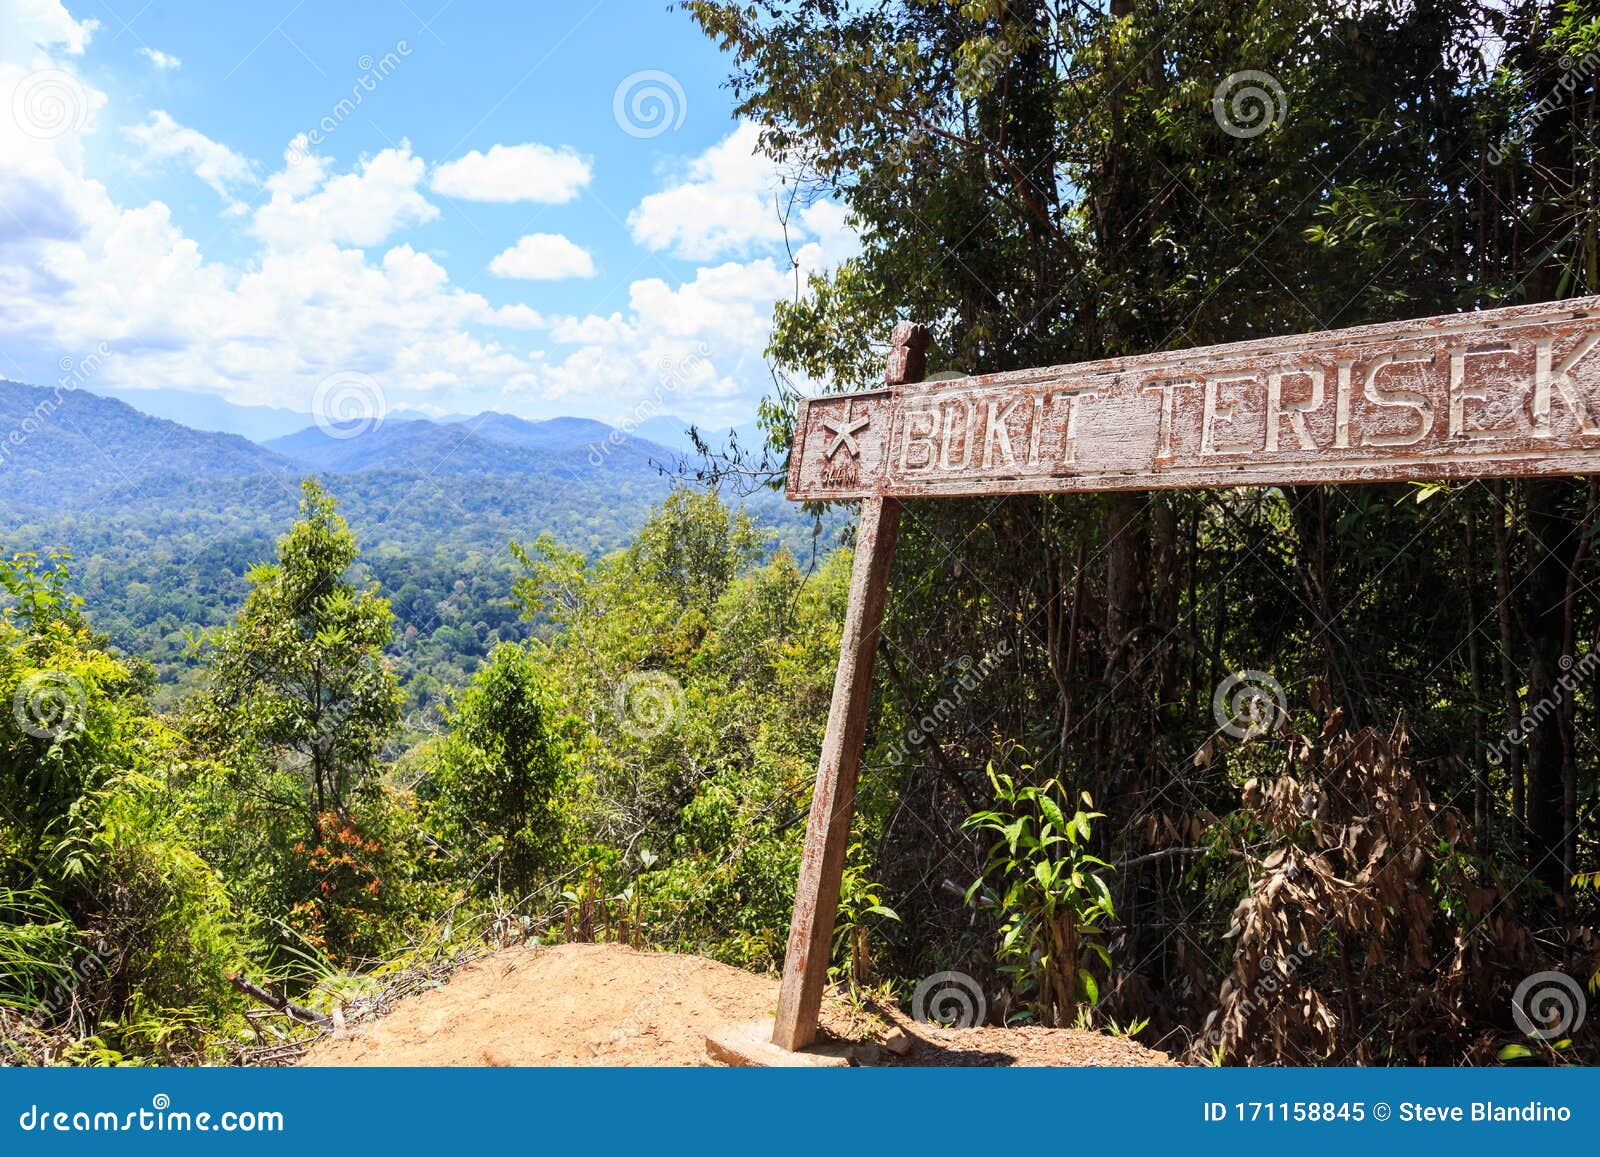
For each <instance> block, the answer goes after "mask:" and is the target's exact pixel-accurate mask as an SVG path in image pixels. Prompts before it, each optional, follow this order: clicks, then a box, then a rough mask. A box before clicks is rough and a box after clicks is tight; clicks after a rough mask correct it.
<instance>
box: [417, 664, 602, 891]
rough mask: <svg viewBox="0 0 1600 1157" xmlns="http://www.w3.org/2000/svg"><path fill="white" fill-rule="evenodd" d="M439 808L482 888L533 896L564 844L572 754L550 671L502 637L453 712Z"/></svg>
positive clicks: (442, 755)
mask: <svg viewBox="0 0 1600 1157" xmlns="http://www.w3.org/2000/svg"><path fill="white" fill-rule="evenodd" d="M446 722H447V724H448V727H449V731H448V733H447V735H446V736H445V739H444V742H443V744H442V745H441V748H440V751H439V756H438V768H437V771H436V773H435V783H436V788H437V792H438V799H437V802H436V804H435V807H434V816H435V819H436V820H437V821H438V825H439V829H440V831H441V834H442V835H443V836H444V837H445V838H446V840H447V841H449V842H450V843H452V844H453V845H454V846H455V848H456V850H457V852H458V855H459V856H460V858H461V860H462V861H463V862H464V865H465V867H464V868H463V869H462V871H461V874H463V875H468V874H470V879H471V880H472V881H473V882H474V884H475V885H476V886H477V888H478V889H479V890H480V891H493V892H506V893H510V894H511V895H512V896H513V897H515V898H518V899H520V898H522V897H524V896H527V895H528V894H530V893H531V892H532V891H533V889H534V886H535V885H536V884H537V882H538V881H539V880H540V879H541V877H542V876H543V875H544V874H545V873H546V872H547V871H548V869H549V868H550V867H551V866H552V864H554V863H555V862H556V860H557V857H558V855H559V851H560V844H561V834H562V816H563V799H562V797H563V795H564V793H565V792H566V790H567V789H568V787H569V786H570V785H569V784H568V782H567V780H568V764H569V762H570V758H571V757H570V754H569V751H568V747H567V743H566V741H565V739H564V738H563V736H562V733H561V728H562V720H561V717H560V711H559V708H558V706H557V704H556V700H555V696H554V695H553V694H552V692H551V688H550V685H549V677H548V675H547V674H546V672H545V670H544V667H543V665H542V663H541V662H540V659H539V657H538V656H537V655H535V654H534V653H533V651H532V650H531V649H529V648H528V647H525V646H521V645H518V644H515V643H502V644H500V645H499V646H498V647H496V648H495V649H494V651H493V653H492V654H491V655H490V656H489V661H488V662H487V663H486V664H485V665H484V666H483V667H482V668H481V669H479V671H478V673H477V675H475V676H474V677H473V680H472V683H471V684H470V685H469V686H468V687H467V689H466V690H465V691H464V692H462V694H461V696H460V698H459V699H458V700H457V701H456V703H455V705H454V707H453V708H452V709H451V710H450V711H449V712H448V713H447V715H446Z"/></svg>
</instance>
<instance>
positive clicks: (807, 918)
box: [772, 297, 1600, 1055]
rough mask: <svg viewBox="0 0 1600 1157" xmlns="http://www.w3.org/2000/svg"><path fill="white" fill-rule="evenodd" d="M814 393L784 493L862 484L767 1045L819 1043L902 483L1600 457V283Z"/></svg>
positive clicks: (1259, 473)
mask: <svg viewBox="0 0 1600 1157" xmlns="http://www.w3.org/2000/svg"><path fill="white" fill-rule="evenodd" d="M927 343H928V338H927V334H926V332H925V331H924V330H923V329H922V328H921V327H920V326H914V325H910V324H902V325H899V326H897V327H896V328H895V332H894V344H893V349H892V350H891V352H890V355H889V367H888V372H887V373H886V374H885V379H886V381H887V382H888V388H887V389H884V390H876V391H872V392H870V393H858V394H843V395H839V396H836V397H825V398H815V399H812V400H811V401H809V402H802V403H801V405H800V412H799V415H798V419H797V423H796V427H795V439H794V448H793V451H792V453H791V457H790V465H789V497H790V498H793V499H812V500H814V499H831V500H838V499H861V500H863V501H862V504H861V522H860V526H859V529H858V530H857V533H856V550H855V562H854V566H853V570H852V572H851V578H850V601H849V604H848V606H847V608H846V611H845V622H844V635H843V638H842V640H841V642H840V648H839V667H838V672H837V674H836V675H835V677H834V685H833V702H832V705H831V706H830V707H829V710H828V727H827V731H826V732H825V733H824V735H823V740H822V752H821V756H820V758H819V759H818V761H817V784H816V790H815V792H814V794H813V796H812V801H811V815H810V818H809V821H808V824H807V828H806V844H805V851H804V854H803V855H802V858H801V863H800V879H799V883H798V886H797V888H796V891H795V906H794V920H793V922H792V924H791V925H790V929H789V946H788V951H787V953H786V954H785V956H784V971H783V987H782V990H781V992H780V995H779V998H778V1008H777V1023H776V1026H775V1028H774V1030H773V1034H772V1044H773V1045H776V1046H777V1049H776V1050H774V1052H780V1053H781V1052H783V1051H788V1052H789V1053H790V1055H792V1051H793V1050H799V1049H802V1048H803V1047H804V1046H806V1045H808V1044H810V1043H811V1041H812V1040H813V1039H815V1036H816V1031H817V1014H818V1011H819V1010H820V1008H821V1005H822V992H823V987H824V985H825V984H826V982H827V973H828V955H829V947H830V944H831V938H832V933H833V921H834V915H835V912H836V911H837V909H838V907H839V887H840V882H841V879H842V876H843V872H844V858H845V851H846V849H847V847H848V846H849V839H850V817H851V813H852V811H853V808H854V803H855V790H856V778H857V774H858V772H859V771H860V767H861V749H862V745H863V743H864V741H865V737H866V729H867V719H868V715H869V714H870V705H871V704H870V693H871V687H872V668H873V657H874V655H875V653H876V650H877V641H878V630H879V626H880V624H881V622H882V617H883V608H884V603H885V600H886V598H887V592H888V581H889V571H890V568H891V566H892V563H893V559H894V547H895V538H896V535H897V533H898V531H899V526H900V509H901V500H902V499H905V498H913V497H921V496H940V495H943V496H960V495H973V494H1027V493H1037V492H1050V491H1072V490H1149V489H1156V488H1162V487H1222V486H1248V485H1266V486H1274V485H1288V484H1293V483H1317V482H1390V481H1405V480H1433V479H1444V478H1469V477H1505V476H1522V475H1548V474H1592V473H1600V352H1595V347H1596V346H1597V345H1600V297H1587V298H1581V299H1577V300H1573V301H1563V302H1558V303H1555V304H1552V305H1534V306H1519V307H1516V308H1512V309H1499V310H1493V311H1488V312H1483V313H1473V314H1462V315H1458V316H1455V317H1434V318H1427V319H1424V320H1422V321H1407V322H1398V323H1396V324H1393V325H1371V326H1362V327H1360V328H1358V329H1346V330H1336V331H1331V332H1328V333H1319V334H1310V335H1307V336H1304V337H1287V338H1271V339H1267V340H1264V341H1248V342H1238V343H1236V344H1233V345H1221V346H1211V347H1208V348H1205V349H1194V350H1180V351H1177V352H1175V353H1163V354H1148V355H1143V356H1140V357H1128V358H1113V359H1109V360H1106V361H1099V362H1085V363H1082V364H1080V365H1071V366H1057V367H1054V368H1051V369H1042V370H1021V371H1018V372H1016V373H1007V374H989V375H985V376H982V377H971V378H956V379H951V380H945V381H934V382H925V381H922V377H923V371H924V368H925V353H926V349H927Z"/></svg>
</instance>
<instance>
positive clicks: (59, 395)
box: [0, 382, 842, 722]
mask: <svg viewBox="0 0 1600 1157" xmlns="http://www.w3.org/2000/svg"><path fill="white" fill-rule="evenodd" d="M0 420H3V421H7V422H10V423H12V424H13V425H14V426H15V427H16V429H17V430H18V431H19V434H21V435H23V436H21V437H19V438H18V439H16V440H15V441H13V442H11V443H10V444H8V445H6V446H5V447H4V455H5V457H4V462H3V465H0V470H3V471H4V473H3V474H0V478H3V480H4V483H5V485H4V487H3V489H0V545H4V546H5V547H8V548H10V549H11V550H39V551H64V552H67V553H69V554H71V555H72V556H73V558H74V560H75V563H74V571H75V574H76V576H77V584H78V588H79V589H80V590H81V591H82V593H83V594H84V595H85V597H86V598H88V599H89V600H90V602H91V604H92V605H93V606H94V607H95V609H96V615H95V619H96V625H97V626H98V627H99V629H101V630H103V631H105V632H107V634H108V635H109V637H110V639H111V641H112V642H113V643H114V644H115V645H116V646H117V647H118V648H119V649H121V650H123V651H124V653H126V654H129V655H136V656H138V657H139V658H141V659H146V660H149V661H150V662H152V663H154V664H155V665H156V668H157V670H158V672H159V673H160V675H161V677H162V682H163V689H162V691H161V701H162V702H163V703H167V702H170V701H171V697H172V694H173V693H174V692H175V691H176V689H178V688H180V687H184V686H189V685H192V683H193V680H194V679H195V677H196V668H195V666H194V664H193V662H192V661H191V660H190V659H189V658H188V657H186V654H187V651H188V648H189V646H190V644H191V642H192V641H193V638H194V637H195V636H196V635H197V633H198V632H200V631H202V630H203V629H205V628H209V627H215V626H218V625H220V624H222V623H223V622H225V621H226V620H227V619H228V617H229V616H230V615H231V614H232V613H233V612H234V611H235V610H236V609H237V608H238V607H239V605H240V604H241V603H242V601H243V599H244V595H245V592H246V589H247V583H246V577H245V576H246V572H247V571H248V570H249V568H250V567H251V566H252V565H253V564H254V563H256V562H258V561H259V560H260V559H261V558H263V557H265V555H266V554H267V553H268V552H269V551H270V549H271V544H272V542H273V541H274V540H275V539H276V537H277V535H278V534H279V533H281V529H282V527H283V526H284V525H285V524H286V523H287V522H288V521H289V520H290V519H291V518H292V517H293V515H294V511H295V508H296V502H297V501H298V497H299V490H298V479H299V478H301V477H305V476H311V475H315V476H318V477H321V478H323V479H324V480H325V481H326V483H327V485H328V487H329V489H330V491H331V492H332V493H334V494H335V495H336V496H337V497H338V499H339V500H340V502H341V503H342V506H343V509H344V511H345V512H346V514H347V516H348V518H349V519H350V521H351V523H352V525H353V526H354V527H355V528H356V530H357V531H358V533H359V534H360V536H361V539H362V541H363V543H364V544H365V545H366V551H365V554H364V557H363V560H362V564H361V565H362V573H363V574H365V575H370V576H371V577H373V578H375V579H377V580H378V581H379V582H380V583H381V584H382V586H383V588H384V589H385V590H386V591H389V592H392V595H393V601H394V607H395V611H396V614H397V616H398V623H397V628H396V636H395V641H394V644H393V646H392V654H393V656H394V658H395V660H396V662H397V663H398V665H399V670H400V672H401V680H402V685H403V686H404V688H405V692H406V703H407V714H408V716H409V717H412V718H413V720H414V722H420V721H421V719H422V718H423V717H424V716H426V715H427V713H428V712H429V711H430V710H431V711H432V712H433V715H432V716H431V717H432V718H433V719H434V720H435V721H436V709H437V704H438V701H439V696H440V694H441V693H442V691H443V690H444V687H445V686H446V685H447V684H455V685H458V686H459V685H460V684H461V683H462V682H463V681H464V680H465V678H466V677H467V676H468V675H470V674H471V672H472V671H473V670H474V669H475V667H476V666H477V664H478V663H479V662H480V661H481V660H482V659H483V658H484V656H486V655H487V654H488V653H489V651H490V650H491V649H492V648H493V647H494V645H495V643H497V642H500V641H507V640H511V639H515V638H523V637H525V634H526V632H525V630H524V629H523V628H521V627H519V626H518V619H517V611H516V608H515V607H514V606H513V604H512V603H511V601H510V598H509V590H510V584H511V582H512V579H513V577H514V572H515V563H514V560H513V559H512V556H511V554H510V553H509V551H508V550H507V544H508V543H509V542H511V541H512V540H514V539H523V540H528V541H531V540H533V539H535V538H537V537H538V536H539V535H540V534H542V533H546V532H548V533H551V534H554V535H555V536H556V537H557V538H559V539H560V541H562V542H563V543H566V544H569V545H570V546H572V547H573V548H575V549H577V550H580V551H582V552H584V553H585V554H586V555H588V556H590V557H599V556H601V555H603V554H605V553H607V552H609V551H612V550H615V549H617V548H618V547H621V546H623V545H625V544H626V543H627V542H628V540H629V539H630V537H631V536H632V534H633V533H634V532H635V531H636V530H637V529H638V527H639V526H640V525H641V524H642V522H643V520H644V518H645V516H646V513H647V512H648V510H649V508H650V507H651V505H652V504H654V503H658V502H660V501H661V500H662V498H664V497H665V496H666V495H667V494H668V493H669V492H670V491H671V488H672V485H673V480H674V478H675V477H677V476H678V474H679V473H680V472H683V471H687V470H689V469H690V456H689V455H686V454H684V453H682V452H679V451H675V450H672V449H669V448H668V447H665V446H661V445H658V444H656V443H653V442H648V441H644V440H643V439H640V438H635V437H629V436H626V435H622V434H620V433H619V432H618V431H615V430H613V429H612V428H611V427H609V426H606V425H605V424H603V423H600V422H592V421H584V420H578V419H562V418H558V419H553V420H549V421H544V422H530V421H526V420H523V419H520V418H515V417H512V416H511V415H508V414H495V413H486V414H481V415H478V416H477V417H475V418H469V419H463V420H460V421H455V422H451V423H448V424H444V423H434V422H430V421H426V420H421V419H417V418H414V417H413V418H407V419H400V418H397V419H394V420H390V421H385V422H380V423H377V424H374V425H373V427H372V428H371V429H366V430H363V431H362V433H361V434H360V436H358V437H345V436H340V435H341V434H343V433H345V432H346V431H341V430H339V429H337V428H331V432H329V431H325V430H324V429H322V428H321V427H319V426H311V427H309V428H307V429H304V430H301V431H299V432H297V433H295V434H292V435H287V436H284V437H281V438H278V439H275V440H273V441H272V442H270V443H269V444H268V445H267V446H257V445H255V444H254V443H251V442H248V441H246V440H244V439H243V438H239V437H237V436H233V435H226V434H207V433H201V432H198V431H195V430H191V429H189V428H188V427H185V426H183V425H181V424H178V423H175V422H170V421H165V420H161V419H157V418H152V417H148V416H146V415H144V414H142V413H140V412H138V411H137V410H135V409H134V408H132V407H131V406H129V405H127V404H124V403H123V402H120V401H114V400H111V399H108V398H101V397H99V396H97V395H94V394H90V393H87V392H84V391H81V390H67V391H61V390H44V389H38V388H35V387H29V386H23V385H19V384H17V383H13V382H3V383H0ZM742 501H745V502H748V503H749V504H750V507H751V509H752V511H754V512H756V514H757V517H758V518H760V519H761V520H762V521H763V522H764V523H765V524H767V525H770V526H773V527H774V528H776V529H777V530H778V531H779V532H780V537H781V539H782V540H783V541H785V542H786V543H787V544H789V546H790V548H791V549H792V550H794V551H796V552H797V553H803V554H806V555H809V553H810V550H811V538H812V534H811V532H812V530H813V529H814V520H813V519H812V518H809V517H807V516H806V515H805V514H803V513H802V512H800V511H798V510H796V509H793V508H790V507H789V506H788V505H787V504H785V503H784V502H783V501H782V500H781V499H780V498H779V496H778V495H776V494H773V493H771V492H770V491H767V490H765V489H758V490H755V491H754V492H752V493H748V494H746V495H745V496H744V498H743V499H742ZM841 524H842V519H840V518H830V519H829V520H828V527H829V530H828V534H829V539H828V541H830V542H836V541H837V538H838V528H839V527H840V525H841Z"/></svg>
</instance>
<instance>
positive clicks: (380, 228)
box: [252, 138, 439, 250]
mask: <svg viewBox="0 0 1600 1157" xmlns="http://www.w3.org/2000/svg"><path fill="white" fill-rule="evenodd" d="M298 139H299V138H297V140H298ZM426 167H427V166H426V165H424V164H423V162H422V159H421V158H420V157H416V156H413V155H412V153H411V145H410V143H409V142H407V141H401V142H400V146H399V147H398V148H392V149H384V150H383V151H382V152H381V153H378V154H377V155H376V156H372V157H363V158H362V160H361V163H360V168H359V169H358V170H357V171H356V172H352V173H341V174H339V175H338V176H333V177H330V176H328V172H329V166H328V163H327V161H326V160H325V159H323V158H320V157H317V156H314V155H312V154H309V153H302V154H300V155H299V156H298V157H297V156H295V154H294V150H293V146H291V149H290V153H289V154H288V159H287V160H286V162H285V168H284V170H283V171H281V172H279V173H276V174H274V175H273V176H272V177H271V178H269V179H268V181H267V187H268V188H269V189H270V190H271V191H272V199H271V200H270V201H269V202H268V203H267V204H265V205H263V206H261V208H259V209H257V210H256V213H255V219H254V221H253V223H252V229H253V231H254V232H255V234H256V236H258V237H260V238H261V239H262V240H263V241H265V242H266V243H267V245H268V246H269V247H271V248H273V249H281V250H292V249H302V248H307V247H310V246H315V245H322V244H333V245H339V244H349V245H356V246H359V247H361V248H363V249H364V248H368V247H371V246H374V245H379V244H381V243H382V242H383V241H384V240H386V239H387V238H388V237H390V236H391V235H392V234H394V233H395V232H396V231H397V230H399V229H402V228H405V227H408V226H411V225H422V224H426V223H427V222H429V221H432V220H433V219H434V218H435V217H437V216H438V215H439V207H438V206H437V205H435V204H433V202H431V201H429V200H428V199H427V198H426V197H424V196H423V195H422V194H421V193H420V192H418V190H417V186H418V185H419V184H421V182H422V177H423V173H424V171H425V170H426ZM319 186H320V187H319ZM313 190H315V191H313Z"/></svg>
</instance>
